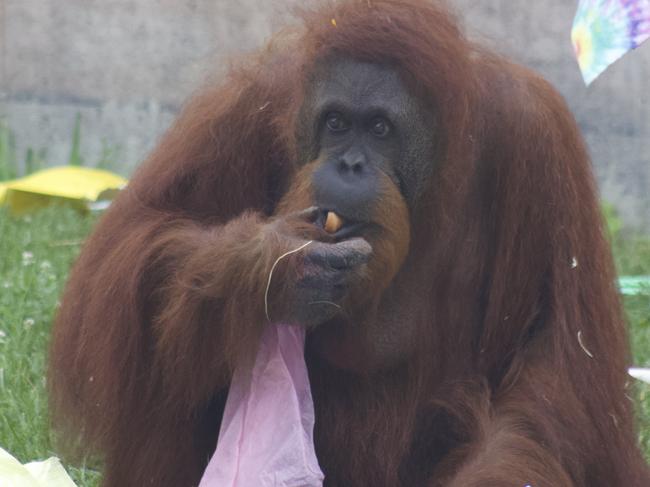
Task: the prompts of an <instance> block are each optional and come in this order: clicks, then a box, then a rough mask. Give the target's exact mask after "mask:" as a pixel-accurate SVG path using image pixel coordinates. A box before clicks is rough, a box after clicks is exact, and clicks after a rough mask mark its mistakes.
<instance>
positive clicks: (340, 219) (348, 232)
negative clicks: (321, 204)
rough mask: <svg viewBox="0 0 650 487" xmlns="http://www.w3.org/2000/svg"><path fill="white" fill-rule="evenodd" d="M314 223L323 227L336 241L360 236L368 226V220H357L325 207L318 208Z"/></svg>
mask: <svg viewBox="0 0 650 487" xmlns="http://www.w3.org/2000/svg"><path fill="white" fill-rule="evenodd" d="M314 224H315V225H317V226H319V227H320V228H322V229H324V230H325V231H326V232H327V233H329V234H330V235H331V236H332V237H333V238H334V239H335V240H337V241H340V240H345V239H349V238H353V237H360V236H361V235H362V233H363V231H364V230H365V229H367V228H368V226H369V223H368V222H364V221H357V220H354V219H352V218H348V217H347V216H344V215H341V214H340V213H339V212H337V211H335V210H330V209H325V208H321V209H319V210H318V214H317V217H316V221H315V222H314Z"/></svg>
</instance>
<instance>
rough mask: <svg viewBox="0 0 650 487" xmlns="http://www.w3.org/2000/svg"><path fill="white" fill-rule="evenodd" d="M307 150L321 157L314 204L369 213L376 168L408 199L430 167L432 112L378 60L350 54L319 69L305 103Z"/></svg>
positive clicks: (415, 193)
mask: <svg viewBox="0 0 650 487" xmlns="http://www.w3.org/2000/svg"><path fill="white" fill-rule="evenodd" d="M303 121H305V123H306V124H308V125H309V126H310V128H311V130H312V133H313V136H312V137H310V140H311V142H312V145H313V146H312V150H311V151H310V153H311V154H317V157H318V159H319V160H321V161H322V165H321V167H320V168H319V169H318V170H317V171H316V172H315V173H314V177H313V184H314V189H315V197H316V204H317V205H318V206H325V207H330V206H333V207H336V208H339V209H340V210H341V212H342V214H343V215H346V214H348V215H350V216H354V217H355V219H361V220H363V219H367V218H368V215H369V214H370V213H371V211H372V207H373V203H374V202H375V201H376V200H377V198H378V196H379V188H378V186H379V183H378V181H379V178H378V176H379V174H380V173H383V174H384V175H385V176H387V177H388V178H389V179H390V181H392V183H393V184H394V185H396V186H397V188H398V189H399V191H400V193H401V194H402V195H403V197H404V199H405V200H406V202H407V203H408V204H409V206H412V205H413V204H415V202H416V201H417V198H418V196H420V195H421V194H422V192H423V190H424V187H425V184H426V182H427V180H428V179H429V178H430V176H431V172H432V169H433V147H434V144H433V140H432V135H433V132H432V127H433V115H432V114H431V112H430V111H429V110H428V109H427V108H426V107H424V105H423V104H422V103H421V102H420V100H418V99H416V98H415V97H414V96H413V95H412V94H411V93H410V92H409V90H408V89H407V87H406V86H405V84H404V83H403V81H402V80H401V79H400V76H399V74H398V73H397V72H396V71H395V70H394V69H392V68H390V67H388V66H383V65H377V64H371V63H362V62H358V61H351V60H337V61H330V62H325V63H323V65H322V66H321V67H320V69H317V70H316V73H315V75H314V77H313V83H312V86H311V90H310V92H309V94H308V97H307V100H306V103H305V107H304V108H303Z"/></svg>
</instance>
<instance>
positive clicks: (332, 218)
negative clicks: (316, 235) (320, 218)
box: [323, 211, 343, 233]
mask: <svg viewBox="0 0 650 487" xmlns="http://www.w3.org/2000/svg"><path fill="white" fill-rule="evenodd" d="M342 226H343V220H341V217H340V216H338V215H337V214H336V213H334V212H333V211H328V212H327V217H326V218H325V225H324V227H323V228H324V229H325V231H326V232H327V233H336V232H338V231H339V229H340V228H341V227H342Z"/></svg>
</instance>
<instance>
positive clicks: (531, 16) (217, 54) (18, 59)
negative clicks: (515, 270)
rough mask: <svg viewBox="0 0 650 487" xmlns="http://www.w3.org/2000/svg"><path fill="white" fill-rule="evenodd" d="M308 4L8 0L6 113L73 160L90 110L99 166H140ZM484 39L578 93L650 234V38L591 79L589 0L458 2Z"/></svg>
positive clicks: (0, 11)
mask: <svg viewBox="0 0 650 487" xmlns="http://www.w3.org/2000/svg"><path fill="white" fill-rule="evenodd" d="M295 3H298V2H297V0H285V1H260V0H239V1H236V2H235V1H227V0H0V29H1V30H0V116H4V117H5V119H6V120H7V121H8V123H9V125H10V127H11V129H12V130H13V132H14V134H15V138H16V147H17V154H18V156H19V157H20V158H21V159H23V158H24V155H25V153H26V150H27V148H28V147H31V148H33V149H35V150H38V149H41V148H45V149H46V150H47V153H46V159H47V161H48V163H50V164H61V163H65V162H66V161H67V160H68V158H69V155H70V149H71V141H72V132H73V128H74V124H75V119H76V117H77V114H80V115H81V153H82V155H83V157H84V159H85V162H86V163H87V164H89V165H93V164H97V163H98V162H100V161H101V160H102V159H114V158H116V159H117V160H118V167H119V168H120V169H121V170H122V171H123V172H125V173H128V172H129V171H130V170H131V169H132V168H133V166H134V165H135V164H137V162H138V161H140V160H141V159H142V158H143V157H144V156H145V155H146V153H147V152H149V151H150V150H151V148H152V147H153V145H154V144H155V142H156V140H157V138H158V137H159V136H160V135H161V133H162V132H163V131H164V129H165V128H166V127H167V126H168V125H169V124H170V122H171V120H172V119H173V117H174V114H175V113H176V111H177V110H178V108H179V106H180V105H181V103H182V102H183V100H185V99H186V98H187V97H188V96H189V95H190V94H191V92H192V91H193V90H195V89H196V88H198V87H199V86H200V85H201V84H203V83H205V82H206V80H207V79H208V78H209V77H210V76H214V75H218V73H219V72H222V71H223V70H224V69H226V67H227V59H228V58H229V57H231V56H233V55H235V54H236V53H238V52H241V51H246V50H251V49H254V48H255V47H256V46H258V45H260V44H261V43H263V42H264V40H265V39H267V38H268V37H269V36H270V34H271V33H272V32H273V31H274V30H275V29H277V28H278V27H279V26H281V25H282V24H283V23H284V22H285V21H286V19H288V18H289V16H288V14H287V8H288V6H289V5H291V4H295ZM449 3H450V5H451V6H452V8H453V9H455V10H456V11H457V12H458V14H459V16H460V17H461V18H462V19H463V22H464V23H466V25H467V30H468V32H469V33H470V36H471V37H473V38H478V39H481V41H482V42H484V43H488V44H489V45H491V46H492V47H494V48H495V49H496V50H498V51H500V52H502V53H505V54H507V55H509V56H511V57H513V58H514V59H515V60H517V61H519V62H521V63H523V64H526V65H528V66H531V67H533V68H535V69H537V70H538V71H540V72H541V73H543V74H544V75H545V76H546V77H547V78H548V79H549V80H550V81H551V82H553V83H554V84H555V86H556V87H557V88H558V89H559V90H560V91H561V92H562V93H563V95H564V96H565V97H566V99H567V101H568V103H569V105H570V106H571V108H572V110H573V111H574V113H575V114H576V117H577V118H578V121H579V122H580V124H581V126H582V128H583V130H584V132H585V135H586V138H587V141H588V143H589V146H590V149H591V151H592V155H593V159H594V164H595V167H596V172H597V175H598V179H599V183H600V188H601V192H602V194H603V197H604V198H605V199H607V200H609V201H610V202H612V203H614V204H615V205H616V206H617V207H618V208H619V210H620V211H621V213H622V215H623V217H624V219H625V221H626V222H627V223H628V225H630V226H634V227H638V228H644V229H646V230H650V211H648V208H650V102H649V99H650V90H648V86H649V85H650V43H648V44H647V45H646V46H644V47H642V48H640V49H638V50H637V51H635V52H633V53H631V54H629V55H628V56H626V57H625V58H623V59H622V60H621V61H619V62H618V63H616V65H615V66H613V67H612V68H610V70H608V71H607V72H606V73H605V74H604V75H603V76H602V77H601V78H599V79H598V80H597V81H596V82H595V83H594V84H593V85H592V87H590V88H589V89H586V88H585V87H584V84H583V82H582V80H581V78H580V74H579V71H578V68H577V65H576V62H575V60H574V58H573V54H572V51H571V45H570V42H569V32H570V28H571V23H572V19H573V15H574V13H575V8H576V4H577V0H575V1H574V0H544V1H543V2H541V1H540V2H531V1H529V0H481V1H476V0H450V2H449Z"/></svg>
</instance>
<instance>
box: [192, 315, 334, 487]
mask: <svg viewBox="0 0 650 487" xmlns="http://www.w3.org/2000/svg"><path fill="white" fill-rule="evenodd" d="M304 348H305V331H304V328H302V327H300V326H289V325H282V324H274V325H269V326H266V327H265V331H264V334H263V336H262V339H261V342H260V347H259V350H258V352H257V356H256V358H255V363H254V365H253V368H252V370H242V369H243V368H242V367H238V368H237V369H236V370H235V373H234V375H233V379H232V382H231V385H230V390H229V392H228V400H227V401H226V409H225V411H224V416H223V420H222V422H221V429H220V430H219V440H218V442H217V449H216V451H215V453H214V455H213V456H212V458H211V459H210V463H209V464H208V466H207V468H206V470H205V473H204V474H203V478H202V479H201V483H200V484H199V487H321V486H322V485H323V473H322V472H321V470H320V467H319V466H318V460H317V459H316V453H315V451H314V438H313V430H314V403H313V400H312V397H311V390H310V388H309V377H308V375H307V366H306V364H305V359H304Z"/></svg>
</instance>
